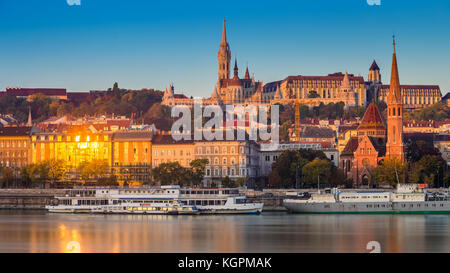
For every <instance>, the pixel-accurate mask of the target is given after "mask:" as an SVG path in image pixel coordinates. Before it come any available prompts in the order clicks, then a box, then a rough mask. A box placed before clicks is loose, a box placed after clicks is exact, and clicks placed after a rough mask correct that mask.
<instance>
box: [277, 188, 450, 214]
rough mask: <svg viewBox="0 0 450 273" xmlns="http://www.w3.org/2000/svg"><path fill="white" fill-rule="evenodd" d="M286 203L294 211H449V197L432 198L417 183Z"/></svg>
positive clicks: (419, 212)
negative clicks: (388, 190) (392, 188)
mask: <svg viewBox="0 0 450 273" xmlns="http://www.w3.org/2000/svg"><path fill="white" fill-rule="evenodd" d="M283 205H284V206H285V207H286V208H287V209H288V210H289V211H290V212H294V213H338V214H342V213H351V214H355V213H366V214H373V213H382V214H431V213H434V214H447V213H450V201H449V200H448V199H447V198H441V199H438V200H436V199H432V200H430V199H428V198H427V194H426V193H425V192H424V191H423V190H420V189H419V188H418V187H417V185H415V184H406V185H405V184H403V185H400V184H399V187H398V189H397V192H387V191H353V192H340V191H338V190H334V193H333V194H313V195H311V196H310V197H309V198H306V199H305V198H288V199H285V200H284V201H283Z"/></svg>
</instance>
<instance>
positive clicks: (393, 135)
mask: <svg viewBox="0 0 450 273" xmlns="http://www.w3.org/2000/svg"><path fill="white" fill-rule="evenodd" d="M392 140H393V142H394V143H396V141H395V126H394V127H392Z"/></svg>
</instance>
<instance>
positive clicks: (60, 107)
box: [0, 83, 166, 122]
mask: <svg viewBox="0 0 450 273" xmlns="http://www.w3.org/2000/svg"><path fill="white" fill-rule="evenodd" d="M162 96H163V92H161V91H157V90H153V89H142V90H127V89H120V88H119V86H118V84H117V83H115V84H114V86H113V88H109V89H108V90H107V91H106V92H105V93H104V95H98V96H88V97H87V98H86V99H85V100H83V101H82V102H81V103H77V102H72V101H64V100H54V99H52V98H50V97H47V96H45V95H43V94H35V95H32V96H30V97H29V99H28V100H27V99H25V98H19V97H15V96H3V97H0V113H1V114H13V115H14V117H15V118H16V119H18V120H19V121H21V122H26V121H27V119H28V109H29V108H31V114H32V117H33V121H35V122H40V121H44V120H46V119H48V118H49V117H52V116H64V115H66V114H70V115H72V116H74V117H82V116H85V115H104V114H115V115H126V116H130V115H131V113H134V114H135V117H136V118H137V120H138V121H145V120H147V121H153V120H154V118H155V117H154V116H153V114H152V113H149V110H150V109H151V107H152V106H153V105H154V104H157V103H160V102H161V100H162ZM159 108H163V107H159ZM164 114H166V113H165V112H164Z"/></svg>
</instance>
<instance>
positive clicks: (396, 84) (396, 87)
mask: <svg viewBox="0 0 450 273" xmlns="http://www.w3.org/2000/svg"><path fill="white" fill-rule="evenodd" d="M392 44H393V47H394V51H393V54H392V70H391V85H390V87H389V94H388V100H390V101H392V102H394V101H395V102H397V103H398V102H402V96H401V91H400V79H399V76H398V67H397V55H396V53H395V36H394V37H393V43H392Z"/></svg>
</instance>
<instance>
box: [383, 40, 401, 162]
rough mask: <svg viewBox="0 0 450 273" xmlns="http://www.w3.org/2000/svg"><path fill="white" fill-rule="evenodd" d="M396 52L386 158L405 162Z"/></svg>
mask: <svg viewBox="0 0 450 273" xmlns="http://www.w3.org/2000/svg"><path fill="white" fill-rule="evenodd" d="M393 46H394V51H393V54H392V71H391V84H390V87H389V94H388V95H387V100H386V104H387V142H386V156H387V158H389V159H394V158H396V159H399V160H400V161H401V162H403V161H404V160H405V151H404V145H403V98H402V94H401V91H400V80H399V77H398V67H397V56H396V53H395V37H394V42H393Z"/></svg>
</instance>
